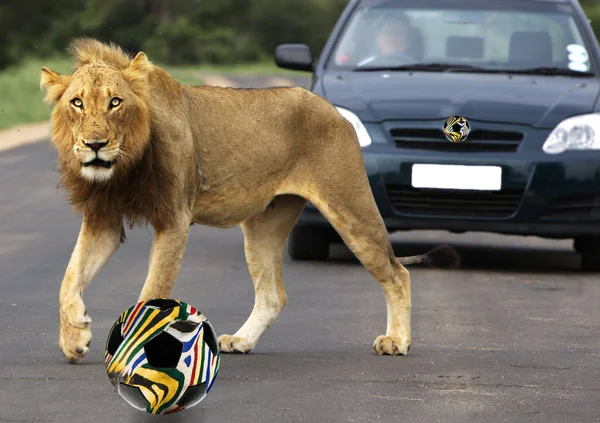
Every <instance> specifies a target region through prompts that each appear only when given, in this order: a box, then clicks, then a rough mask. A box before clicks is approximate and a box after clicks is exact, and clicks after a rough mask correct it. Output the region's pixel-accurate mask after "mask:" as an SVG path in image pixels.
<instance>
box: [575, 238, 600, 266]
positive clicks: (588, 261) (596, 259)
mask: <svg viewBox="0 0 600 423" xmlns="http://www.w3.org/2000/svg"><path fill="white" fill-rule="evenodd" d="M573 248H574V249H575V251H576V252H577V253H579V254H580V255H581V269H582V270H590V271H600V237H580V238H575V239H574V240H573Z"/></svg>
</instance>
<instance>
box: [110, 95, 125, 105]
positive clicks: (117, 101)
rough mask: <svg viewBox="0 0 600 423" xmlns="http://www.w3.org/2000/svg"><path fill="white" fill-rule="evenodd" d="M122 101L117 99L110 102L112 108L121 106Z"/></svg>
mask: <svg viewBox="0 0 600 423" xmlns="http://www.w3.org/2000/svg"><path fill="white" fill-rule="evenodd" d="M122 101H123V100H121V99H120V98H117V97H115V98H113V99H112V100H111V101H110V107H117V106H119V105H120V104H121V102H122Z"/></svg>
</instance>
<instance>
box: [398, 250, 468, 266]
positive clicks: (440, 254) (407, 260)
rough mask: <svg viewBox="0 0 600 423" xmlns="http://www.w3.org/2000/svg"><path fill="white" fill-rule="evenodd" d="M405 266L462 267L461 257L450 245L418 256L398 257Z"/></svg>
mask: <svg viewBox="0 0 600 423" xmlns="http://www.w3.org/2000/svg"><path fill="white" fill-rule="evenodd" d="M398 261H399V262H400V263H401V264H403V265H409V264H419V263H425V264H427V265H429V266H431V267H437V268H440V269H456V268H457V267H459V266H460V255H459V254H458V253H457V252H456V250H455V249H454V248H452V247H450V246H449V245H440V246H439V247H435V248H433V249H431V250H429V251H428V252H427V253H425V254H421V255H418V256H408V257H398Z"/></svg>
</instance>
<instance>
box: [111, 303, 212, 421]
mask: <svg viewBox="0 0 600 423" xmlns="http://www.w3.org/2000/svg"><path fill="white" fill-rule="evenodd" d="M104 357H105V365H106V372H107V374H108V377H109V379H110V380H111V382H112V384H113V386H115V387H116V388H117V390H118V392H119V394H120V395H121V396H122V397H123V398H124V399H125V400H126V401H127V402H128V403H129V404H130V405H131V406H133V407H134V408H137V409H138V410H143V411H146V412H147V413H150V414H171V413H176V412H179V411H181V410H183V409H187V408H191V407H193V406H194V405H197V404H198V403H199V402H200V401H202V400H203V399H204V397H205V396H206V394H207V393H208V392H209V391H210V390H211V388H212V386H213V383H214V381H215V379H216V377H217V374H218V372H219V361H220V360H219V359H220V355H219V346H218V343H217V336H216V334H215V331H214V329H213V327H212V326H211V324H210V322H209V321H208V320H207V319H206V317H205V316H204V315H203V314H202V313H200V312H199V311H198V310H196V309H195V308H194V307H192V306H190V305H188V304H186V303H184V302H181V301H177V300H172V299H152V300H149V301H145V302H140V303H138V304H137V305H135V306H133V307H131V308H129V309H128V310H126V311H125V312H124V313H123V314H122V315H121V316H120V317H119V318H118V319H117V321H116V322H115V324H114V325H113V327H112V328H111V330H110V332H109V335H108V339H107V342H106V351H105V354H104Z"/></svg>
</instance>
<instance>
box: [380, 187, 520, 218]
mask: <svg viewBox="0 0 600 423" xmlns="http://www.w3.org/2000/svg"><path fill="white" fill-rule="evenodd" d="M386 189H387V194H388V197H389V199H390V201H391V203H392V206H393V207H394V209H395V210H396V211H397V212H398V213H406V214H414V215H424V216H431V215H438V216H453V217H508V216H510V215H512V214H513V213H514V212H515V211H516V210H517V207H519V203H520V202H521V197H522V196H523V190H521V189H504V190H502V191H493V192H490V191H465V190H437V189H420V188H413V187H411V186H406V185H387V186H386Z"/></svg>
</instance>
